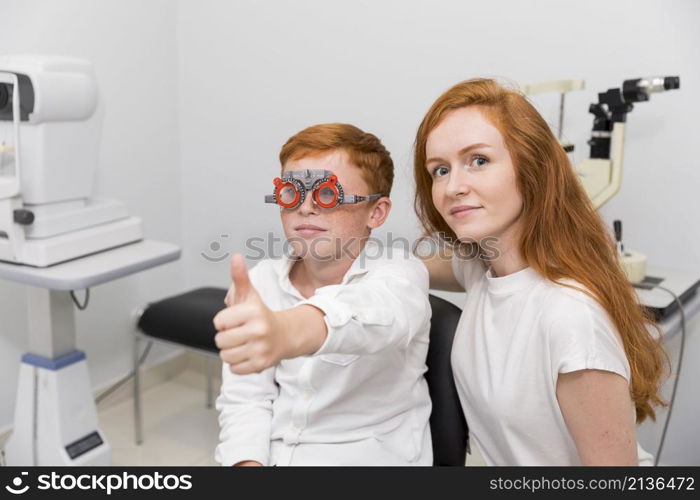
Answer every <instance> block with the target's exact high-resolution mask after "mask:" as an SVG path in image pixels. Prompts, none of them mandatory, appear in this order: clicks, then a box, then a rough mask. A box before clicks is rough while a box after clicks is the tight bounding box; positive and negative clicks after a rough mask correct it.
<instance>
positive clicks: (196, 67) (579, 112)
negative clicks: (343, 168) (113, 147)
mask: <svg viewBox="0 0 700 500" xmlns="http://www.w3.org/2000/svg"><path fill="white" fill-rule="evenodd" d="M179 6H180V9H179V14H178V16H179V18H178V39H179V43H180V45H179V51H180V52H179V54H180V72H181V73H180V76H181V80H180V81H181V92H180V94H179V98H180V101H179V110H180V137H181V142H182V150H181V152H182V155H181V161H182V173H183V186H184V198H183V235H184V238H183V239H184V241H185V248H186V249H188V250H189V251H188V252H187V254H188V255H187V257H186V265H185V269H186V280H187V284H188V286H194V285H200V284H205V283H209V284H218V285H221V286H225V285H226V284H227V282H228V270H227V268H228V260H227V259H226V260H223V261H222V262H220V263H212V262H209V261H207V260H206V259H204V258H203V257H202V256H201V255H200V254H201V253H202V252H207V253H208V255H211V256H213V257H218V256H223V255H225V254H230V253H232V252H236V251H242V250H243V249H244V243H243V242H244V240H245V238H247V237H250V236H252V235H264V234H265V233H266V232H267V231H270V230H272V231H277V232H279V223H278V220H277V210H276V209H275V207H272V206H269V205H265V204H263V202H262V197H263V195H264V194H266V193H268V192H269V191H270V188H271V186H272V184H271V180H272V178H273V177H274V176H275V175H276V174H277V170H278V168H279V167H278V161H277V154H278V152H279V148H280V146H281V145H282V144H283V143H284V141H285V140H286V139H287V138H288V137H289V136H290V135H292V134H293V133H295V132H297V131H298V130H300V129H301V128H303V127H306V126H308V125H312V124H315V123H320V122H330V121H342V122H350V123H354V124H356V125H358V126H360V127H361V128H364V129H366V130H368V131H371V132H373V133H375V134H377V135H378V136H379V137H380V138H381V139H382V140H383V141H384V143H385V144H386V146H387V147H388V148H389V150H390V151H391V152H392V153H393V158H394V161H395V164H396V182H395V185H394V192H393V196H392V197H393V199H394V204H395V205H394V206H395V208H394V211H393V213H392V215H391V216H390V219H389V221H388V223H387V224H386V230H387V231H392V232H393V233H394V234H395V235H397V236H406V237H415V236H416V235H417V234H418V229H417V223H416V219H415V216H414V215H413V211H412V209H411V208H410V207H411V205H410V203H411V195H412V192H413V188H412V174H411V145H412V141H413V138H414V136H415V132H416V129H417V126H418V123H419V122H420V120H421V118H422V116H423V114H424V113H425V111H426V110H427V108H428V107H429V105H430V104H431V103H432V101H433V100H434V99H435V98H436V97H437V96H438V95H439V94H440V93H441V92H442V91H443V90H445V89H446V88H448V87H449V86H450V85H452V84H454V83H456V82H457V81H460V80H463V79H466V78H470V77H477V76H499V77H506V78H509V79H511V80H513V81H516V82H520V83H528V82H539V81H547V80H553V79H563V78H583V79H585V80H586V82H587V88H586V90H584V91H580V92H577V93H572V94H569V96H568V97H567V107H566V115H565V127H564V129H565V134H566V137H567V138H568V139H569V140H571V141H572V142H574V143H575V144H576V146H577V148H578V150H577V152H576V154H575V160H576V161H580V160H582V159H584V158H585V157H586V156H587V154H588V148H587V147H586V141H587V140H588V138H589V137H590V128H591V125H592V115H590V114H589V113H588V105H589V103H591V102H594V101H596V98H597V93H598V92H602V91H605V90H607V89H608V88H611V87H619V86H620V85H621V84H622V81H623V80H625V79H629V78H635V77H642V76H650V75H657V74H659V75H680V76H681V90H679V91H675V92H668V93H665V94H656V95H653V96H652V99H651V101H650V102H647V103H641V104H639V105H637V106H636V108H635V109H634V111H633V112H632V113H631V114H630V115H629V120H628V128H627V130H628V134H627V143H626V150H625V173H624V185H623V187H622V190H621V192H620V193H619V195H618V196H617V197H616V198H614V199H613V200H612V201H611V202H610V203H609V204H608V205H607V206H605V207H604V208H603V210H602V214H603V216H604V217H605V219H606V220H607V221H608V222H609V224H610V225H611V224H612V220H613V219H615V218H622V219H623V222H624V237H625V242H626V244H627V246H628V247H630V248H634V249H637V250H641V251H644V252H645V253H647V254H648V256H649V260H650V264H652V265H656V266H666V267H678V268H681V269H687V270H689V272H690V271H691V270H692V271H693V272H695V273H696V274H697V275H698V278H700V231H698V223H697V221H696V220H695V216H696V215H697V214H698V212H699V209H700V197H699V196H698V194H697V192H698V190H699V189H700V169H699V168H698V165H696V164H697V160H696V151H695V142H696V141H695V137H694V131H695V129H696V126H695V125H696V119H697V116H700V99H698V98H697V97H696V95H695V93H696V90H697V89H698V88H699V87H698V85H699V83H700V67H699V66H698V65H697V63H696V60H697V51H698V48H700V31H698V30H697V20H698V19H700V2H696V1H692V0H687V1H674V2H664V1H660V0H659V1H639V0H635V1H617V2H609V1H606V0H593V1H587V2H583V1H575V2H574V1H561V0H548V1H531V2H518V1H505V0H501V1H491V2H482V1H457V0H450V1H435V0H432V1H428V0H420V1H418V0H383V1H376V0H372V1H369V0H353V1H332V2H329V1H323V0H298V1H295V2H255V1H252V0H247V1H236V2H221V1H216V0H197V1H193V0H181V1H180V4H179ZM535 102H536V104H537V105H538V107H539V108H540V109H541V110H542V112H543V113H544V114H545V117H546V118H547V119H548V120H549V121H550V123H552V124H556V121H557V114H556V109H557V106H558V98H557V97H556V96H542V97H538V98H537V99H536V100H535ZM222 234H226V235H229V236H228V238H221V237H220V235H222ZM212 242H214V243H219V244H221V245H222V248H221V249H220V250H219V251H218V252H213V251H210V249H209V245H210V243H212ZM252 264H253V263H252V262H250V263H249V265H252ZM446 296H448V297H449V298H451V299H452V300H456V301H459V300H460V298H459V296H458V295H451V294H448V295H446ZM696 330H697V328H696ZM692 333H693V334H694V335H695V336H698V335H700V331H694V332H692ZM671 349H672V355H673V357H674V359H675V356H676V354H677V344H676V345H675V346H671ZM699 353H700V350H697V349H696V351H695V353H693V352H690V351H689V353H688V354H687V356H688V358H689V361H687V363H688V364H691V363H693V362H694V359H693V354H695V355H696V356H697V354H699ZM679 398H686V400H685V401H684V403H683V405H682V406H684V408H685V410H684V411H686V414H689V415H691V416H692V414H693V412H695V414H700V400H699V398H698V396H697V395H696V394H695V393H694V392H692V391H690V387H688V388H687V390H686V391H685V392H683V391H681V395H680V396H679ZM662 415H663V413H662ZM674 418H679V417H678V413H676V416H674ZM681 420H682V419H681ZM661 422H663V421H661ZM673 432H674V428H673V427H672V429H671V434H673ZM675 432H676V435H675V437H674V436H670V437H669V442H668V443H667V447H669V448H671V447H672V446H673V442H674V440H675V443H679V442H680V441H682V440H683V436H682V434H683V432H684V431H683V430H682V429H681V428H679V429H678V430H676V431H675ZM651 434H652V435H651V437H649V438H648V439H646V440H647V441H648V442H645V443H644V445H645V446H646V447H647V448H649V449H650V450H651V451H654V450H655V446H656V442H657V440H656V435H653V432H652V433H651ZM698 449H700V442H694V444H692V445H690V446H686V447H685V450H683V451H681V452H680V453H685V454H686V455H681V456H690V457H692V459H693V460H694V462H693V463H700V456H698V454H697V451H693V450H698ZM667 452H668V449H667ZM693 453H694V455H693ZM664 456H665V457H666V458H669V457H670V456H671V455H668V454H666V453H665V455H664ZM681 463H688V462H687V461H686V462H681Z"/></svg>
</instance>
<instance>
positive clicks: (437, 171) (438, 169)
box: [433, 167, 449, 177]
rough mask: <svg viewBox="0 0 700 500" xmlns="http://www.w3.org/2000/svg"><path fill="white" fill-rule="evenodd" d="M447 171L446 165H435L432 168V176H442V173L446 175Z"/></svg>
mask: <svg viewBox="0 0 700 500" xmlns="http://www.w3.org/2000/svg"><path fill="white" fill-rule="evenodd" d="M448 172H449V170H448V168H447V167H435V168H434V169H433V177H442V176H444V175H447V173H448Z"/></svg>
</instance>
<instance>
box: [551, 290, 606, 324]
mask: <svg viewBox="0 0 700 500" xmlns="http://www.w3.org/2000/svg"><path fill="white" fill-rule="evenodd" d="M545 290H546V292H545V293H546V300H545V301H544V303H545V308H544V309H543V311H542V323H543V326H545V327H547V328H549V329H552V328H557V327H559V328H561V327H564V328H566V327H577V329H580V328H581V327H584V326H591V327H593V326H595V327H596V329H600V328H603V329H606V330H614V328H613V326H612V323H611V322H610V318H609V316H608V313H607V312H606V311H605V309H604V308H603V306H602V305H601V304H600V302H598V300H597V299H596V298H595V297H594V295H593V294H592V293H591V292H590V291H589V290H588V289H587V288H586V287H585V286H584V285H583V284H581V283H579V282H577V281H575V280H570V279H565V280H560V281H559V282H557V283H555V282H551V281H546V284H545Z"/></svg>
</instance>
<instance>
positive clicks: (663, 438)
mask: <svg viewBox="0 0 700 500" xmlns="http://www.w3.org/2000/svg"><path fill="white" fill-rule="evenodd" d="M633 286H635V287H636V288H642V289H646V290H648V289H649V285H647V284H644V286H636V285H634V284H633ZM653 288H659V289H661V290H664V291H665V292H667V293H669V294H671V296H673V300H675V301H676V304H678V312H679V313H680V315H681V348H680V352H679V353H678V368H677V370H676V379H675V380H674V381H673V389H672V391H671V401H670V402H669V403H668V415H666V422H664V428H663V430H662V431H661V439H660V440H659V448H658V450H657V452H656V458H655V459H654V466H658V465H659V460H660V458H661V451H662V450H663V448H664V443H665V442H666V433H667V432H668V424H669V422H670V421H671V413H673V404H674V403H675V401H676V391H677V390H678V380H679V379H680V375H681V367H682V366H683V354H684V351H685V310H684V309H683V304H682V303H681V300H680V299H679V298H678V296H677V295H676V294H675V293H674V292H673V290H670V289H668V288H666V287H663V286H661V285H653Z"/></svg>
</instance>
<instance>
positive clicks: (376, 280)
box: [302, 258, 431, 355]
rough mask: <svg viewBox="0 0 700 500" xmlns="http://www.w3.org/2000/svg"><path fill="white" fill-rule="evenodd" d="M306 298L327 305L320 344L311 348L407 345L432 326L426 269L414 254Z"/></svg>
mask: <svg viewBox="0 0 700 500" xmlns="http://www.w3.org/2000/svg"><path fill="white" fill-rule="evenodd" d="M302 304H308V305H312V306H314V307H316V308H318V309H319V310H321V311H323V313H324V317H323V320H324V323H325V326H326V331H327V333H326V336H325V340H324V342H323V344H322V345H321V346H320V348H319V349H318V350H317V351H312V352H310V353H308V354H315V355H320V354H330V353H340V354H360V355H362V354H373V353H375V352H378V351H381V350H383V349H386V348H388V347H393V346H406V345H408V344H409V343H410V342H411V340H412V339H413V338H414V337H415V335H416V334H418V333H420V332H423V331H426V330H427V328H428V327H429V320H430V314H431V309H430V302H429V300H428V272H427V270H426V268H425V266H424V265H423V264H422V263H421V262H420V261H419V260H417V259H415V258H411V259H406V260H403V261H398V262H391V263H388V264H386V265H384V266H383V267H381V268H378V269H375V270H372V271H370V272H368V273H367V275H365V276H364V277H363V279H362V280H360V281H357V282H355V283H351V284H347V285H331V286H326V287H323V288H319V289H318V290H316V293H315V295H314V296H313V297H310V298H309V299H307V300H305V301H304V302H302ZM426 340H427V339H426Z"/></svg>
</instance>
